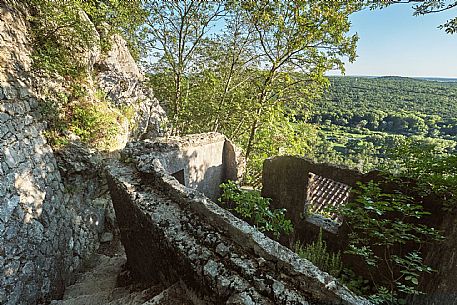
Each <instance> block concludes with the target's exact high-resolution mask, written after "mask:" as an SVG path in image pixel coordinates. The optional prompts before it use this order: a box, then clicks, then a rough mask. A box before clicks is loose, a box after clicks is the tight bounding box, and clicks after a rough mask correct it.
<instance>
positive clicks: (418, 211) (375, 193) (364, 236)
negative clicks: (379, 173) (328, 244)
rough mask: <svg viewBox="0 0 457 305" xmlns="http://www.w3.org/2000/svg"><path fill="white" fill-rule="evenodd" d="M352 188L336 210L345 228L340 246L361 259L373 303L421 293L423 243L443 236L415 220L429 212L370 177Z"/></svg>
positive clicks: (426, 269) (402, 300) (398, 301)
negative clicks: (346, 232) (345, 235)
mask: <svg viewBox="0 0 457 305" xmlns="http://www.w3.org/2000/svg"><path fill="white" fill-rule="evenodd" d="M353 192H354V193H355V199H354V200H353V201H351V202H349V203H348V204H346V205H344V206H342V207H341V208H339V209H338V210H337V212H338V213H339V214H340V215H341V216H342V217H343V218H344V221H345V222H346V225H347V226H348V227H349V229H350V233H349V236H348V237H349V245H348V249H346V251H345V252H346V253H347V254H351V255H354V256H357V257H359V258H361V259H362V261H363V263H364V264H365V267H366V269H367V270H368V273H369V279H368V280H369V281H370V284H371V285H373V286H372V291H371V292H370V293H369V297H370V299H371V300H372V301H373V302H374V303H376V304H406V303H405V302H406V301H405V297H406V296H408V295H413V294H420V293H421V292H420V291H419V289H418V286H419V278H420V276H421V275H422V274H424V273H430V272H432V269H431V268H430V267H429V266H426V265H425V264H424V263H423V257H422V252H421V250H422V248H423V246H424V245H425V244H427V243H430V242H433V241H439V240H441V239H442V237H441V235H440V233H439V232H438V231H437V230H435V229H434V228H431V227H429V226H427V225H424V224H422V223H420V219H421V218H422V217H424V216H426V215H429V214H430V213H428V212H425V211H424V210H423V207H422V206H421V205H419V204H417V203H415V202H414V200H413V198H411V197H409V196H406V195H404V194H403V193H401V192H400V191H397V192H394V193H385V192H383V191H382V189H381V187H380V186H379V184H377V183H374V182H372V181H371V182H369V183H367V184H362V183H359V184H358V187H357V189H356V190H354V191H353Z"/></svg>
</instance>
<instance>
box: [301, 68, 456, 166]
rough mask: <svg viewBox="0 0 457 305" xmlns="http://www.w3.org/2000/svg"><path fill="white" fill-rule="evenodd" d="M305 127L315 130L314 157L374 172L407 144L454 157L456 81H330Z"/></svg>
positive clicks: (381, 79)
mask: <svg viewBox="0 0 457 305" xmlns="http://www.w3.org/2000/svg"><path fill="white" fill-rule="evenodd" d="M329 80H330V86H329V88H328V90H326V92H325V94H324V95H323V97H322V98H320V99H317V100H316V101H315V103H314V108H313V114H312V115H311V118H310V122H312V123H313V124H316V125H318V126H319V127H320V132H319V135H320V139H321V143H322V145H321V146H320V147H319V149H318V150H319V152H318V153H317V156H316V158H318V159H323V160H326V161H331V162H336V163H345V164H347V165H350V166H352V167H358V168H359V169H362V170H369V169H372V168H375V167H377V166H378V165H379V164H380V163H384V162H385V161H386V157H388V156H390V157H391V153H392V151H393V150H395V149H396V148H398V146H399V145H402V144H404V143H405V141H406V139H409V141H410V142H414V143H415V145H417V146H421V145H424V144H429V145H432V144H433V145H438V146H439V149H441V150H442V151H444V152H447V153H450V152H455V140H456V139H457V82H453V81H448V82H446V81H430V80H421V79H413V78H404V77H330V78H329Z"/></svg>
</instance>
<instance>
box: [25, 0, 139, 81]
mask: <svg viewBox="0 0 457 305" xmlns="http://www.w3.org/2000/svg"><path fill="white" fill-rule="evenodd" d="M30 4H31V5H30V10H31V12H32V14H31V16H30V18H29V19H30V21H31V23H32V27H31V28H32V35H33V41H34V50H33V54H32V58H33V64H34V67H35V68H37V69H42V70H45V71H48V72H51V73H57V74H60V75H62V76H72V77H78V76H81V75H83V74H84V72H85V71H86V67H84V65H85V63H84V57H85V56H84V52H86V51H88V50H91V49H93V48H94V44H99V46H100V47H101V50H102V52H107V51H108V50H109V49H110V48H111V45H110V41H111V40H110V39H111V36H112V35H113V34H115V33H119V34H121V35H122V36H123V37H124V38H125V39H126V41H127V45H128V46H129V47H130V51H131V52H132V54H133V55H134V56H135V57H136V58H139V56H140V51H139V50H140V40H139V31H138V29H139V28H140V26H141V25H142V24H143V22H144V20H145V18H146V16H147V15H146V13H145V11H144V9H143V7H142V4H141V1H136V0H134V1H128V2H125V1H120V0H107V1H99V0H89V1H83V0H68V1H54V0H31V1H30ZM83 12H85V13H86V14H87V17H88V18H89V20H88V19H87V17H86V16H85V15H84V14H83ZM95 29H98V33H97V31H96V30H95ZM99 34H100V35H99Z"/></svg>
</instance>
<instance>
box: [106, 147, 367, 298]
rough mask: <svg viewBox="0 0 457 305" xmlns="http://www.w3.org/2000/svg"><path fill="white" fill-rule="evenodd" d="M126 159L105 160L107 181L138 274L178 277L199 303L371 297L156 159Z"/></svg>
mask: <svg viewBox="0 0 457 305" xmlns="http://www.w3.org/2000/svg"><path fill="white" fill-rule="evenodd" d="M150 153H151V152H150V151H147V150H146V151H144V155H148V154H150ZM127 154H128V152H127ZM126 159H127V160H129V161H130V162H133V164H129V165H126V164H121V163H119V162H115V163H112V164H111V165H110V166H109V170H108V182H109V188H110V193H111V197H112V199H113V204H114V207H115V210H116V214H117V215H118V223H119V226H120V230H121V238H122V242H123V244H124V247H125V250H126V253H127V259H128V264H129V266H130V268H131V270H132V271H133V272H135V274H136V275H137V276H138V277H139V278H141V279H143V280H150V281H154V280H157V277H159V278H160V282H162V283H165V284H167V285H168V284H172V283H174V282H176V281H182V282H183V283H184V284H185V286H186V287H187V288H186V289H187V291H189V292H192V293H193V294H194V296H195V298H197V299H198V301H199V303H200V304H354V305H355V304H357V305H363V304H370V303H369V302H368V301H366V300H364V299H362V298H359V297H356V296H354V295H353V294H352V293H351V292H349V291H348V290H347V289H346V288H344V287H343V286H341V285H340V284H339V283H338V282H337V280H335V279H334V278H333V277H331V276H329V275H328V274H327V273H324V272H321V271H320V270H319V269H318V268H317V267H315V266H314V265H312V264H311V263H310V262H309V261H307V260H303V259H300V258H299V257H298V256H297V255H296V254H295V253H293V252H291V251H290V250H289V249H287V248H285V247H283V246H282V245H280V244H279V243H277V242H275V241H273V240H271V239H269V238H268V237H266V236H265V235H263V234H262V233H260V232H259V231H257V230H256V229H254V228H252V227H251V226H249V225H248V224H247V223H245V222H244V221H241V220H239V219H238V218H236V217H235V216H233V215H232V214H231V213H230V212H228V211H226V210H224V209H223V208H221V207H219V206H218V205H216V204H215V203H213V202H211V201H210V200H209V199H208V198H207V197H205V196H204V195H202V194H201V193H200V192H198V191H196V190H192V189H189V188H187V187H185V186H184V185H182V184H180V183H179V182H178V181H177V180H176V179H175V178H174V177H172V176H171V175H169V174H168V173H167V172H166V171H165V169H164V168H163V167H162V165H161V161H160V160H157V159H155V160H149V161H147V162H144V161H145V160H148V158H147V157H141V156H140V155H139V154H136V156H134V155H130V158H129V156H127V158H126ZM138 169H141V170H140V171H139V170H138Z"/></svg>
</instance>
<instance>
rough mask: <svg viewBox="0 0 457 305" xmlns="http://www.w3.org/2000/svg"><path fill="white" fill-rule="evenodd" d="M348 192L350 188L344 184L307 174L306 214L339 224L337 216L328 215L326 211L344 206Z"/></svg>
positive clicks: (339, 220) (333, 214)
mask: <svg viewBox="0 0 457 305" xmlns="http://www.w3.org/2000/svg"><path fill="white" fill-rule="evenodd" d="M350 191H351V187H350V186H348V185H346V184H344V183H341V182H337V181H334V180H332V179H328V178H324V177H321V176H319V175H316V174H314V173H309V179H308V191H307V200H306V204H307V208H308V212H311V213H315V214H321V215H324V216H326V217H328V218H330V219H332V220H334V221H337V222H341V219H340V218H339V216H338V215H337V214H335V213H328V212H327V211H326V209H327V208H329V207H338V206H340V205H342V204H345V203H346V202H347V200H348V198H349V193H350Z"/></svg>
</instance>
